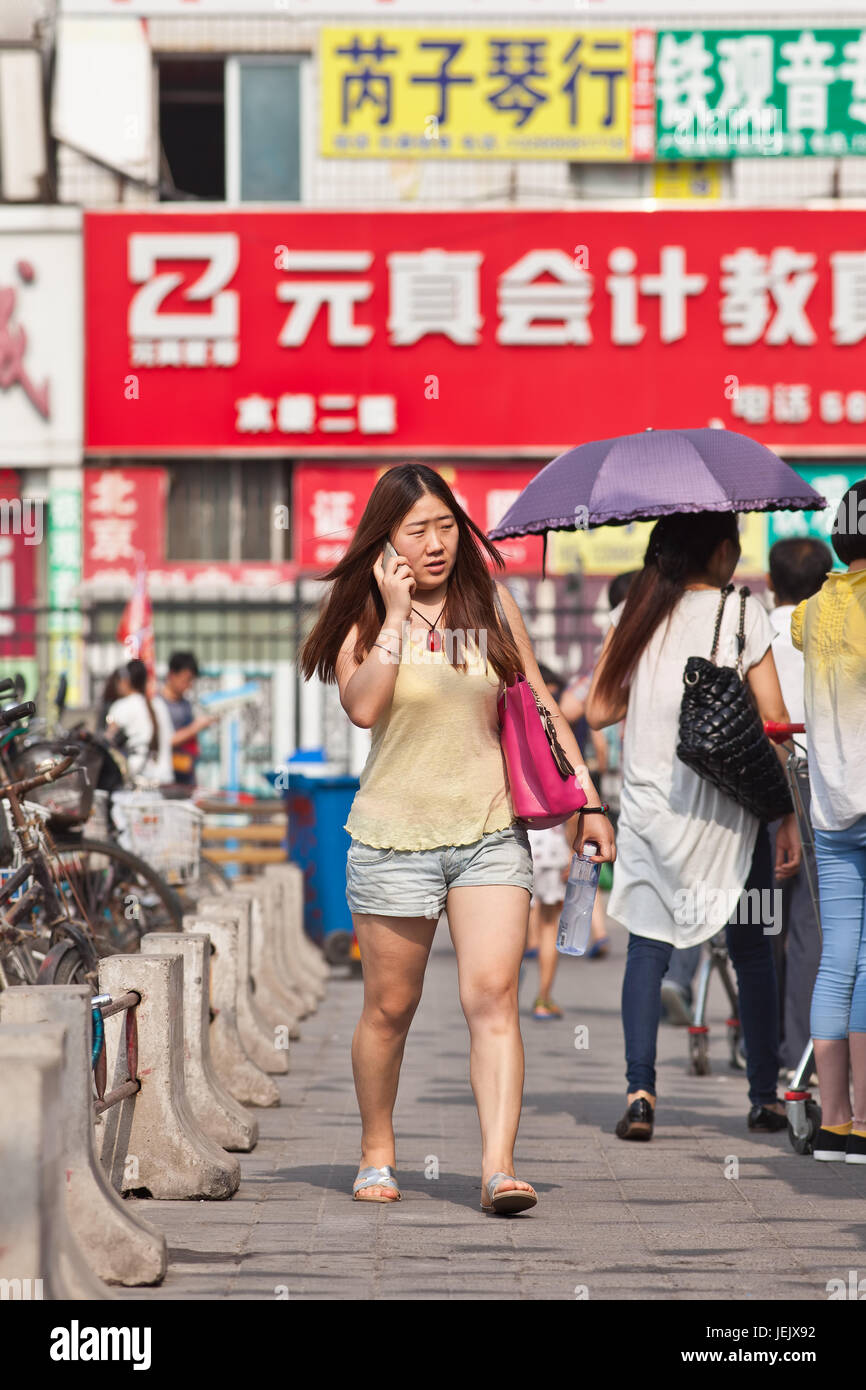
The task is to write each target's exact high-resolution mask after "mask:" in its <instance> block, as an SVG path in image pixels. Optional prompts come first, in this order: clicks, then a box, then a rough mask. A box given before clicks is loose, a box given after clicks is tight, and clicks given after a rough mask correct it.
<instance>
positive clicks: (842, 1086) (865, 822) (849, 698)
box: [791, 478, 866, 1164]
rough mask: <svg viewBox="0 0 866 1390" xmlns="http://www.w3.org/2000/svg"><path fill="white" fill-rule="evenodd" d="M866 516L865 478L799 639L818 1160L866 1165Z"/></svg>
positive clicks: (839, 521)
mask: <svg viewBox="0 0 866 1390" xmlns="http://www.w3.org/2000/svg"><path fill="white" fill-rule="evenodd" d="M864 514H866V478H864V479H862V480H861V481H860V482H859V483H855V484H854V486H853V487H852V488H850V489H849V491H848V493H847V494H846V495H845V497H843V498H842V501H841V503H840V504H839V509H838V511H837V513H836V519H835V522H834V526H833V533H832V537H831V539H832V543H833V549H834V550H835V551H836V554H837V555H838V557H839V559H840V560H841V561H842V563H843V564H844V565H846V566H847V569H846V570H845V571H844V572H838V571H834V572H833V573H832V574H830V575H828V577H827V579H826V581H825V582H824V584H823V586H822V587H821V589H820V590H819V592H818V593H817V594H815V595H814V597H812V598H810V599H807V600H805V601H804V602H803V603H801V604H799V605H798V607H797V608H796V609H795V610H794V613H793V615H792V618H791V638H792V640H793V643H794V646H795V647H796V648H797V649H798V650H799V651H802V653H803V656H804V659H805V669H806V681H805V706H806V736H807V739H808V743H809V779H810V783H811V792H812V800H811V817H812V828H813V831H814V835H815V859H816V862H817V867H818V890H819V895H820V900H821V929H822V945H821V961H820V964H819V966H818V977H817V979H816V981H815V989H814V992H813V994H812V1011H811V1025H812V1039H813V1042H814V1047H815V1067H816V1070H817V1072H818V1088H819V1090H820V1093H821V1110H822V1127H821V1129H820V1130H819V1131H818V1135H817V1138H816V1140H815V1147H814V1149H813V1155H814V1157H815V1158H817V1159H820V1160H825V1161H830V1162H832V1161H834V1160H841V1161H843V1162H847V1163H864V1164H866V529H864V524H863V517H864ZM852 519H853V524H852ZM849 1075H850V1081H849ZM850 1084H853V1091H854V1105H853V1108H852V1105H851V1092H850V1090H849V1085H850Z"/></svg>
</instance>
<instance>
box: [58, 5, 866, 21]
mask: <svg viewBox="0 0 866 1390" xmlns="http://www.w3.org/2000/svg"><path fill="white" fill-rule="evenodd" d="M738 8H739V9H740V10H741V11H742V10H745V8H746V6H744V5H742V6H739V7H738ZM752 8H753V9H754V12H755V13H754V16H753V17H751V18H750V19H749V21H748V22H749V23H750V24H753V23H754V21H755V20H756V19H763V18H764V17H765V16H769V15H785V16H789V15H795V14H806V15H814V16H816V22H817V16H818V15H819V13H820V11H819V7H818V5H817V3H816V0H757V2H756V3H753V6H752ZM832 9H833V14H834V16H836V15H843V14H859V15H862V13H863V0H833V6H832ZM59 10H60V12H61V14H69V15H72V14H80V15H83V14H101V15H104V14H120V15H142V16H144V17H151V16H156V15H182V16H183V18H184V19H188V18H189V17H190V16H191V15H195V14H201V15H243V16H246V17H249V18H250V19H260V18H264V17H266V16H268V17H274V16H276V17H277V18H280V17H283V18H286V19H321V20H332V19H340V18H344V17H345V18H349V19H355V18H357V19H373V20H376V19H381V21H382V23H386V22H388V21H390V20H392V19H402V18H403V17H414V16H423V17H424V18H425V19H428V20H439V19H452V18H453V19H466V20H473V19H478V18H479V17H480V18H485V17H490V18H495V19H500V18H503V17H505V16H508V17H510V16H514V18H516V19H524V20H528V19H531V20H536V19H557V18H560V19H573V20H575V22H579V23H584V22H585V21H586V20H587V19H595V18H603V19H604V20H605V21H606V22H607V21H609V20H612V19H620V18H623V19H626V18H633V17H634V18H639V19H641V20H643V21H644V22H646V21H647V20H649V21H654V20H659V21H661V20H664V22H665V23H670V20H671V19H672V18H673V17H675V16H678V15H682V16H684V17H685V18H687V19H694V18H697V17H698V16H700V17H701V18H705V19H718V20H720V21H721V20H727V19H729V17H730V10H731V6H730V0H715V3H713V0H59Z"/></svg>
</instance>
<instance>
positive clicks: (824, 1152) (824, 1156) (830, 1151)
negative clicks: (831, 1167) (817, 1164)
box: [812, 1128, 851, 1163]
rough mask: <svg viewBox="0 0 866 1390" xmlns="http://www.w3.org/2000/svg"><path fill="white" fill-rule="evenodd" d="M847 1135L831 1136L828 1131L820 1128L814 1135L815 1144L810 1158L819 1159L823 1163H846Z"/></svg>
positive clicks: (848, 1137)
mask: <svg viewBox="0 0 866 1390" xmlns="http://www.w3.org/2000/svg"><path fill="white" fill-rule="evenodd" d="M850 1137H851V1136H850V1135H848V1134H833V1133H832V1132H831V1131H830V1130H829V1129H824V1128H821V1129H819V1130H818V1133H817V1134H816V1135H815V1143H814V1145H813V1148H812V1157H813V1158H817V1159H819V1160H820V1161H821V1162H823V1163H845V1162H847V1150H848V1141H849V1139H850Z"/></svg>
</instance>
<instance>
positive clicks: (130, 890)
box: [55, 839, 183, 955]
mask: <svg viewBox="0 0 866 1390" xmlns="http://www.w3.org/2000/svg"><path fill="white" fill-rule="evenodd" d="M55 849H56V853H57V860H58V861H59V863H58V868H59V870H60V872H59V879H60V887H61V891H62V892H63V894H64V896H65V897H66V898H67V899H68V900H69V903H70V909H71V910H72V911H73V912H76V914H77V912H83V913H84V916H85V918H86V920H87V922H88V923H89V925H90V929H91V931H92V932H93V934H94V937H95V938H96V941H97V945H98V947H99V949H100V952H101V954H104V955H111V954H115V953H117V952H119V951H135V950H137V949H138V942H139V940H140V938H141V937H142V936H144V935H145V933H146V932H151V931H180V930H181V929H182V927H183V904H182V903H181V900H180V898H179V897H178V895H177V893H176V892H175V891H174V889H173V888H172V887H171V886H170V885H169V884H168V883H166V881H165V879H164V878H162V877H161V875H160V874H158V873H157V872H156V871H155V870H154V869H152V868H151V867H150V865H149V864H147V863H146V861H145V860H144V859H140V858H139V856H138V855H137V854H132V853H131V852H130V851H129V850H127V849H121V847H120V845H116V844H112V843H111V842H110V841H107V840H85V839H81V840H74V841H66V842H60V843H58V844H56V845H55Z"/></svg>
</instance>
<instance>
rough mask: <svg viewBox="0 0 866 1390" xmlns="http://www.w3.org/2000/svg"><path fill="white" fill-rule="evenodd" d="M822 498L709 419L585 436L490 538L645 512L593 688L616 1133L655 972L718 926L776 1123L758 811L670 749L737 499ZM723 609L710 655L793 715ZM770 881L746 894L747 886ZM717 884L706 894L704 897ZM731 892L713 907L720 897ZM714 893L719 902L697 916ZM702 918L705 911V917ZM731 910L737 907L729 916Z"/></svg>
mask: <svg viewBox="0 0 866 1390" xmlns="http://www.w3.org/2000/svg"><path fill="white" fill-rule="evenodd" d="M824 506H826V500H825V499H824V498H823V497H821V496H820V495H819V494H818V493H816V492H815V491H814V489H813V488H811V487H809V486H808V485H807V484H806V483H804V482H803V480H802V479H801V478H800V477H798V475H797V474H796V473H795V472H794V471H793V469H791V468H789V467H788V465H787V464H785V463H783V462H782V460H781V459H780V458H778V457H777V456H776V455H775V454H774V453H772V451H771V450H769V449H767V448H765V447H764V446H763V445H761V444H757V443H756V442H755V441H754V440H751V439H749V438H747V437H746V436H744V435H740V434H736V433H734V432H732V431H728V430H719V429H684V430H663V431H662V430H659V431H654V430H648V431H645V432H642V433H640V434H632V435H626V436H622V437H620V438H613V439H602V440H594V441H592V442H591V443H589V444H584V445H580V446H579V447H577V448H575V449H571V450H568V451H567V452H566V453H564V454H561V455H560V456H559V457H558V458H556V459H554V460H553V462H552V463H550V464H548V466H547V467H546V468H545V469H543V470H542V472H541V473H540V474H538V476H537V477H536V478H534V479H533V480H532V482H531V483H530V484H529V485H528V486H527V487H526V488H525V489H524V491H523V493H521V495H520V497H519V498H518V499H517V500H516V501H515V502H514V503H513V504H512V506H511V507H510V508H509V510H508V512H507V513H506V515H505V516H504V517H503V518H502V521H501V522H500V523H499V524H498V526H496V527H494V528H493V529H492V530H491V532H490V535H491V537H493V538H494V539H500V538H501V539H504V538H506V537H508V536H519V535H529V534H541V533H546V532H547V531H549V530H575V529H577V528H578V527H588V526H603V525H608V524H623V523H626V522H630V521H647V520H653V521H655V522H656V525H655V526H654V528H653V531H652V534H651V536H650V542H649V546H648V548H647V552H646V556H645V558H644V566H643V569H642V570H641V571H640V573H639V574H638V576H637V578H636V579H635V580H634V582H633V583H632V585H631V587H630V589H629V592H628V596H627V598H626V600H625V602H624V604H623V606H622V608H621V609H619V610H618V611H617V612H616V613H614V614H613V615H612V620H613V627H612V629H611V631H610V632H609V633H608V635H607V637H606V639H605V642H604V645H603V647H602V652H601V656H600V658H599V663H598V666H597V668H596V670H595V673H594V676H593V681H592V685H591V687H590V692H589V696H588V699H587V710H586V714H587V721H588V723H589V725H590V727H591V728H595V729H601V728H605V727H606V726H607V725H609V724H614V723H617V722H618V721H619V720H621V719H623V718H625V740H624V747H623V788H622V794H621V802H620V815H619V823H618V840H619V852H618V861H617V870H616V873H615V875H614V885H613V892H612V894H611V897H610V901H609V903H608V915H609V916H610V917H612V918H613V919H614V920H615V921H620V922H622V923H623V924H624V925H625V926H626V927H627V928H628V931H629V945H628V959H627V964H626V973H625V979H624V982H623V995H622V1013H623V1025H624V1031H625V1043H626V1068H627V1070H626V1075H627V1080H628V1102H627V1110H626V1113H625V1115H624V1116H623V1118H622V1119H621V1120H620V1122H619V1124H618V1125H617V1130H616V1132H617V1134H618V1136H619V1137H620V1138H621V1139H640V1140H647V1139H650V1138H651V1136H652V1131H653V1123H654V1112H655V1102H656V1075H655V1054H656V1039H657V1034H658V1025H659V1015H660V997H659V995H660V985H661V981H662V978H663V976H664V974H665V972H666V970H667V968H668V964H669V961H670V958H671V953H672V951H673V949H674V946H688V945H697V944H699V943H700V942H702V941H705V940H708V939H709V937H711V936H713V935H715V933H716V932H717V931H718V930H719V928H720V927H722V926H725V930H726V935H727V944H728V949H729V952H730V957H731V961H732V963H733V965H734V968H735V970H736V972H737V980H738V985H739V996H740V1000H739V1002H740V1023H741V1027H742V1032H743V1039H744V1043H745V1049H746V1054H747V1075H748V1080H749V1099H750V1101H751V1110H750V1112H749V1116H748V1124H749V1128H750V1129H756V1130H765V1131H773V1130H781V1129H784V1128H785V1127H786V1123H787V1121H786V1117H785V1114H784V1110H783V1106H782V1104H781V1102H780V1101H779V1100H778V1098H777V1096H776V1081H777V1077H778V1012H777V999H776V984H775V973H774V962H773V955H772V935H773V934H774V932H775V930H777V927H776V925H775V923H772V922H771V923H768V924H766V925H765V923H764V922H763V921H758V922H754V921H752V922H749V921H746V922H743V921H742V920H741V919H742V916H743V911H742V903H743V902H744V901H745V902H746V903H748V905H749V908H751V905H752V903H753V902H754V901H755V898H756V897H757V901H758V902H759V903H760V904H761V908H760V909H759V911H758V914H757V915H758V916H759V918H763V916H764V915H765V914H764V910H763V904H764V903H766V902H768V901H770V902H772V901H773V899H772V898H771V897H770V898H769V899H768V897H767V896H765V895H766V894H770V893H771V892H772V883H773V865H772V863H771V856H770V847H769V838H768V834H767V828H766V825H765V824H764V823H762V822H761V821H759V820H758V818H757V816H756V815H754V814H752V812H751V811H749V810H747V809H745V807H744V806H743V805H741V804H740V802H739V801H738V800H736V799H734V797H733V796H729V795H727V794H726V792H725V791H723V790H721V789H720V788H719V787H718V786H716V785H715V784H714V783H712V782H711V781H709V780H706V779H705V778H704V777H702V776H700V775H699V774H698V773H697V772H696V771H693V770H692V768H691V767H689V766H687V765H686V763H684V762H682V761H681V760H680V759H679V758H678V757H677V744H678V734H679V722H680V710H681V705H682V699H683V690H684V683H683V675H684V669H685V665H686V662H687V661H688V659H689V658H690V657H693V656H695V655H701V656H705V657H706V656H709V654H710V645H711V642H712V640H713V631H714V620H715V619H716V617H717V614H718V613H719V609H720V598H721V590H722V589H723V588H725V587H726V586H727V585H728V581H729V580H730V578H731V575H732V574H733V572H734V569H735V567H736V564H737V561H738V559H739V555H740V544H739V536H738V530H737V520H736V513H737V512H741V511H742V512H748V511H770V510H779V509H790V510H814V509H818V508H821V507H824ZM739 608H740V604H737V603H726V604H724V605H723V606H722V607H721V618H720V621H719V642H718V647H717V661H718V664H719V666H723V665H725V664H728V665H731V666H734V665H736V664H737V658H738V657H739V659H740V668H741V670H742V671H743V672H744V673H745V675H744V679H745V682H746V684H747V687H748V690H749V691H750V693H751V696H752V698H753V700H754V703H755V704H756V705H757V709H758V713H759V714H760V716H761V718H762V719H763V720H765V721H768V720H778V721H779V722H785V723H786V722H788V721H787V711H786V709H785V704H784V701H783V699H782V692H781V689H780V686H779V678H778V675H777V673H776V667H775V663H774V660H773V654H772V651H771V649H770V648H771V642H772V639H773V630H772V628H771V626H770V622H769V619H768V617H767V614H766V612H765V610H764V609H763V607H762V605H761V604H760V603H758V602H757V600H756V599H754V598H752V597H747V598H746V599H745V604H744V609H743V617H744V633H743V644H742V650H740V649H739V648H740V643H739V612H738V609H739ZM799 861H800V844H799V838H798V835H797V831H796V825H795V821H794V817H793V815H789V816H787V817H786V818H785V819H784V820H783V822H782V825H781V828H780V830H779V833H778V835H777V839H776V865H775V869H776V874H777V875H778V876H779V877H788V876H790V875H792V874H793V873H795V872H796V869H797V867H798V865H799ZM744 889H745V890H754V889H759V890H763V891H761V892H759V893H758V894H755V893H753V892H752V893H751V894H750V896H749V897H748V898H743V896H742V895H743V890H744ZM711 895H712V896H711ZM720 901H722V902H726V903H728V904H733V905H735V910H734V911H733V912H731V913H728V912H726V913H724V915H721V918H720V920H719V914H718V904H719V902H720ZM708 902H712V903H713V904H714V906H715V907H716V911H715V912H712V913H710V914H707V912H706V910H705V905H706V904H707V903H708ZM708 916H709V917H710V920H709V921H708V920H707V917H708ZM730 918H736V919H738V920H733V921H732V920H730Z"/></svg>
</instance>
